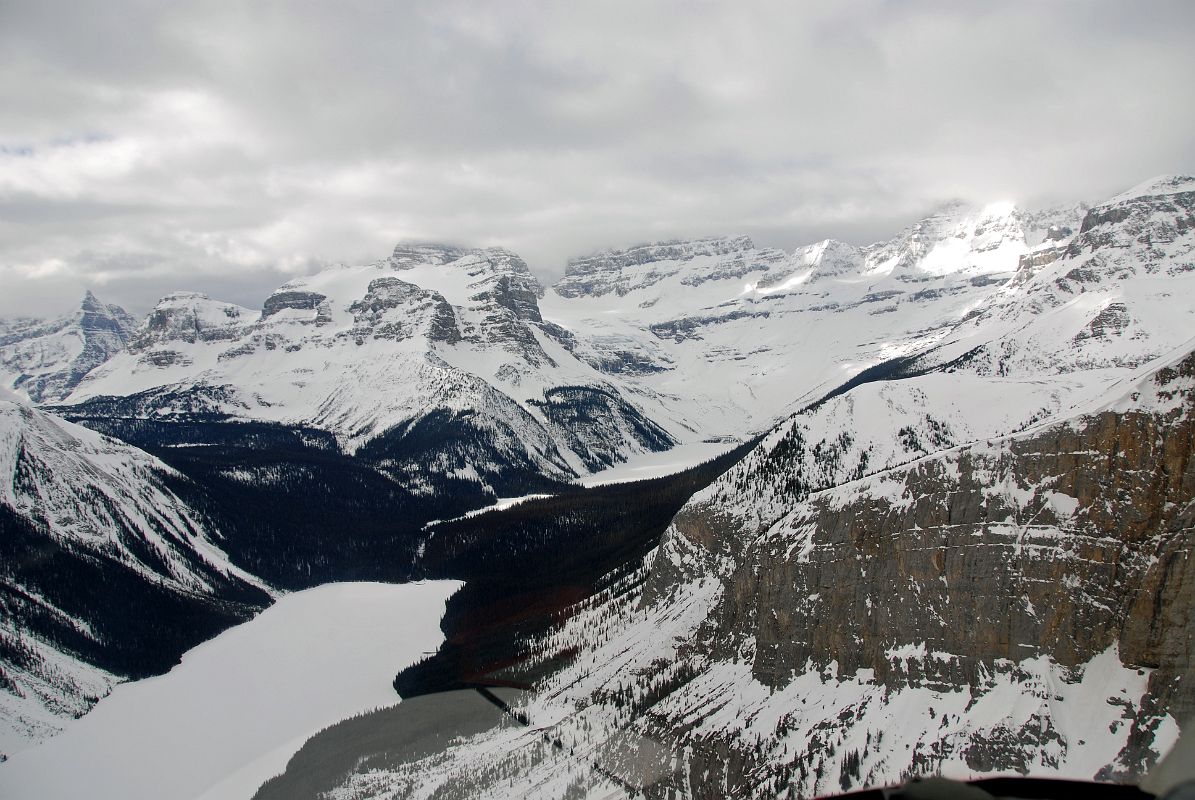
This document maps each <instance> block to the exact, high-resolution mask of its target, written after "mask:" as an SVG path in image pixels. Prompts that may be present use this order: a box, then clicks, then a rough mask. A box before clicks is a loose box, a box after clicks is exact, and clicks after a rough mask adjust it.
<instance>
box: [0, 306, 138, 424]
mask: <svg viewBox="0 0 1195 800" xmlns="http://www.w3.org/2000/svg"><path fill="white" fill-rule="evenodd" d="M135 326H136V320H134V319H133V317H132V316H131V315H130V314H129V313H128V312H126V311H125V310H124V309H123V308H121V307H120V306H113V305H105V304H104V303H101V302H100V301H99V299H97V298H96V296H95V295H93V294H92V293H91V292H87V293H86V294H85V295H84V296H83V300H82V302H81V303H80V304H79V307H78V309H77V310H76V311H75V312H74V313H72V314H69V315H67V316H64V317H60V318H58V319H50V320H43V319H15V320H0V381H3V385H4V386H6V387H7V388H8V389H11V390H13V391H16V392H19V393H21V394H23V395H25V396H27V397H28V398H29V399H30V400H32V401H33V402H35V403H41V402H54V401H57V400H61V399H62V398H64V397H66V396H67V395H69V394H70V393H71V392H72V391H73V390H74V388H75V387H76V386H77V385H78V384H79V382H80V381H81V380H82V379H83V378H84V376H86V375H87V373H89V372H91V371H92V370H93V369H95V368H96V367H98V366H99V365H100V364H102V363H104V362H105V361H107V360H108V359H109V358H111V357H112V356H113V355H115V354H116V353H117V352H119V351H120V350H121V349H123V348H124V346H125V344H126V343H127V342H128V340H129V337H130V335H131V334H132V331H133V329H134V328H135Z"/></svg>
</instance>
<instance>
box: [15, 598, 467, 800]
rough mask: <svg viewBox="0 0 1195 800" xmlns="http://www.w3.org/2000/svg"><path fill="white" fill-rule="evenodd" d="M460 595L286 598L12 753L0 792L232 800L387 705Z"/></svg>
mask: <svg viewBox="0 0 1195 800" xmlns="http://www.w3.org/2000/svg"><path fill="white" fill-rule="evenodd" d="M458 586H459V584H458V583H456V582H453V581H438V582H430V583H423V584H406V585H402V586H387V585H383V584H365V583H361V584H353V583H348V584H328V585H325V586H321V587H319V588H317V589H310V590H308V591H304V592H299V593H296V594H291V595H287V596H285V597H283V598H281V599H280V600H279V601H278V602H277V603H276V604H274V605H273V606H272V607H270V608H269V609H267V610H266V611H264V612H262V614H261V615H259V616H258V617H256V618H255V619H253V620H252V621H250V622H247V623H245V624H243V625H240V626H237V627H235V628H232V629H230V630H228V631H225V632H224V633H222V634H221V635H220V636H218V637H216V638H215V639H213V640H211V641H210V642H206V643H204V644H202V645H200V646H198V647H196V648H195V649H194V650H192V651H190V652H188V653H187V654H186V655H185V656H184V657H183V660H182V663H181V664H179V665H178V666H177V667H175V668H174V669H173V670H171V671H170V672H169V673H167V674H166V675H162V676H159V677H155V678H147V679H145V680H141V681H136V682H134V683H127V684H124V685H122V686H119V687H117V688H116V690H115V691H113V693H112V694H111V695H110V696H108V697H106V698H104V699H103V700H102V701H100V703H99V704H98V705H97V706H96V707H95V709H94V710H92V712H91V713H89V714H88V715H87V716H86V717H84V718H83V719H81V720H79V721H78V722H77V723H74V724H73V725H71V727H70V728H69V729H68V730H67V731H66V732H65V733H63V734H62V735H61V736H58V737H56V738H55V739H53V740H51V741H49V742H47V743H46V744H43V745H41V746H39V747H36V748H34V749H31V750H28V751H26V752H23V753H20V754H18V755H16V756H14V757H13V758H12V759H10V760H9V761H8V763H6V764H4V765H3V766H0V795H3V796H5V797H12V798H34V797H36V798H40V800H52V799H53V798H76V797H83V796H86V797H92V798H112V799H113V800H118V799H119V800H133V799H134V798H146V799H147V800H151V799H152V800H158V798H164V797H169V798H173V799H174V800H189V799H192V798H205V800H243V799H244V798H247V797H249V796H250V795H252V793H253V791H254V790H255V789H256V788H257V786H259V785H260V784H261V783H262V782H263V781H265V780H266V779H267V778H269V777H271V776H272V775H274V774H275V773H277V772H281V770H282V768H283V767H284V766H285V765H286V761H287V759H288V758H289V757H290V756H291V754H292V753H293V752H294V751H295V750H296V749H298V747H299V746H300V745H301V744H302V743H303V741H304V740H305V739H306V738H307V737H308V736H310V735H312V734H314V733H315V732H317V731H318V730H319V729H321V728H322V727H324V726H326V725H328V724H331V723H333V722H335V721H337V720H339V719H343V718H345V717H349V716H352V715H354V714H359V713H361V712H363V711H368V710H371V709H374V708H378V707H381V706H387V705H392V704H393V703H394V702H395V700H396V698H395V695H394V690H393V688H392V687H391V685H390V684H391V681H392V680H393V677H394V670H395V669H396V668H401V667H402V666H405V665H407V664H410V663H412V662H414V661H416V660H418V659H419V658H420V657H421V656H422V655H423V653H424V652H425V651H427V650H432V649H434V648H435V647H436V646H437V645H438V644H439V643H440V641H441V639H442V638H443V634H442V633H441V632H440V628H439V622H440V617H441V615H442V614H443V611H444V603H445V601H446V600H447V598H448V597H449V595H451V594H452V593H453V592H454V591H455V590H456V589H457V588H458ZM66 765H69V768H64V767H65V766H66Z"/></svg>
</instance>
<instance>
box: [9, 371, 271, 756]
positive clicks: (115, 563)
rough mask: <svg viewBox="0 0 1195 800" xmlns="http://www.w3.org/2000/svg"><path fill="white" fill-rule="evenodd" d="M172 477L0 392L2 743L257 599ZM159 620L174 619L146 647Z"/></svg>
mask: <svg viewBox="0 0 1195 800" xmlns="http://www.w3.org/2000/svg"><path fill="white" fill-rule="evenodd" d="M172 479H178V480H181V476H178V475H177V473H174V471H173V470H171V469H170V468H169V467H167V466H166V465H165V464H163V463H162V462H160V461H158V460H157V459H155V458H153V457H151V456H149V455H148V454H146V453H144V452H142V451H140V450H137V449H135V448H132V447H129V446H128V445H125V444H123V443H121V442H117V441H115V440H112V439H109V438H107V437H104V436H101V435H99V434H97V433H95V432H94V431H91V430H88V429H86V428H83V427H80V426H78V425H74V424H71V423H69V422H66V421H65V420H61V419H58V418H56V417H54V416H52V415H50V414H47V413H45V412H42V411H39V410H37V409H36V408H33V407H30V406H29V405H27V404H26V403H24V402H21V401H18V400H17V399H16V398H15V397H14V396H12V395H9V399H0V552H2V553H3V566H0V608H2V609H3V611H4V613H3V614H2V615H0V642H3V644H4V650H3V657H2V658H0V689H2V691H0V752H5V753H11V752H14V751H15V750H18V749H21V748H22V747H24V746H27V745H28V744H29V743H30V742H36V741H39V740H41V739H43V738H45V737H47V736H50V735H53V734H54V733H56V732H57V731H58V730H60V729H61V727H62V726H63V725H64V724H65V722H66V721H68V720H69V719H70V718H71V717H74V716H78V715H79V714H82V713H84V712H85V711H86V710H87V709H88V708H89V707H90V705H91V704H92V703H94V702H95V700H96V699H97V698H99V697H101V696H103V695H104V694H105V693H106V692H107V691H108V690H109V689H110V688H111V686H112V685H113V683H114V682H116V681H117V680H120V679H122V678H123V677H124V676H125V675H127V674H129V672H131V671H136V670H137V669H138V668H140V669H145V668H146V666H148V665H151V664H154V663H157V662H158V661H160V660H161V659H163V658H167V659H169V658H172V657H173V656H172V654H171V652H170V650H171V647H172V646H174V641H175V640H176V639H183V640H187V639H188V638H190V640H191V641H195V640H196V639H195V638H194V637H199V638H202V637H203V636H204V635H206V634H209V633H212V632H214V631H215V630H218V629H219V628H220V627H221V626H222V625H221V620H237V619H240V618H243V617H244V616H245V615H246V614H248V613H250V612H251V611H252V610H253V609H254V608H255V607H260V605H262V604H264V603H265V602H267V601H268V599H269V593H268V589H267V588H266V587H264V586H263V585H262V584H261V582H260V581H258V580H257V579H256V578H254V577H252V576H250V575H247V574H246V573H244V572H243V571H242V570H240V569H238V568H237V567H235V566H234V565H232V564H231V563H230V562H229V560H228V558H227V556H226V555H225V554H224V552H223V551H222V550H221V547H220V538H219V533H218V532H217V531H215V530H212V529H211V528H210V526H209V525H208V524H207V522H206V521H205V520H204V518H203V517H202V516H201V515H199V514H198V513H197V512H195V511H194V510H193V509H191V508H190V507H188V506H187V505H186V503H184V502H183V501H182V500H180V499H179V498H178V496H177V495H176V494H175V493H174V491H173V490H172V489H171V488H170V486H169V482H170V480H172ZM225 599H226V600H228V601H230V602H228V603H227V604H224V601H225ZM144 604H151V605H150V606H149V607H146V606H145V605H144ZM223 624H227V623H223ZM157 625H168V626H172V628H173V630H172V631H171V632H170V633H168V634H166V635H162V636H161V641H160V643H159V644H157V645H155V644H154V643H153V641H152V636H153V634H150V636H149V638H147V633H149V632H150V631H153V630H154V628H155V626H157ZM166 663H167V664H169V663H170V662H169V661H167V662H166Z"/></svg>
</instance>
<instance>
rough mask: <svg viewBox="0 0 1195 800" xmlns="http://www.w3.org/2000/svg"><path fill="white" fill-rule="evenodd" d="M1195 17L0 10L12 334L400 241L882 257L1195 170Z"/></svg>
mask: <svg viewBox="0 0 1195 800" xmlns="http://www.w3.org/2000/svg"><path fill="white" fill-rule="evenodd" d="M1193 33H1195V2H1190V0H1174V1H1173V2H1147V1H1146V0H1138V1H1137V2H1127V1H1126V2H1099V1H1098V0H1084V1H1083V2H1066V1H1065V0H1057V1H1056V2H1045V1H1043V0H1035V1H1034V2H1018V1H1017V0H1003V1H1002V2H961V1H960V0H944V1H943V2H912V1H902V2H897V1H896V0H892V1H891V2H884V0H858V2H854V1H851V2H843V1H841V0H839V1H837V2H825V3H810V2H801V3H798V2H777V3H754V2H725V3H714V2H695V1H690V2H654V1H652V2H645V1H644V0H635V1H634V2H625V3H623V2H586V3H582V2H559V3H539V2H515V1H513V0H502V2H468V3H466V2H450V1H447V2H446V0H435V1H434V2H427V3H423V2H351V1H349V2H346V1H345V0H338V2H327V3H317V2H290V3H283V2H270V1H269V0H254V2H243V3H231V2H213V3H205V2H195V1H194V0H192V1H191V2H187V3H159V2H136V1H135V0H106V1H105V2H102V3H101V2H79V0H72V1H71V2H62V3H58V2H47V1H46V0H30V1H29V2H13V0H0V315H10V314H15V313H56V312H61V311H65V310H66V309H67V307H69V306H71V305H72V304H73V303H74V302H75V301H76V299H77V296H79V295H81V294H82V292H83V290H84V289H85V288H87V287H90V288H92V289H94V290H95V291H96V293H97V294H99V296H100V297H101V298H103V299H105V300H107V301H109V302H119V303H122V304H124V305H126V306H127V307H129V308H130V309H131V310H135V311H137V312H144V311H146V310H147V309H148V308H149V307H150V306H152V304H153V302H154V301H155V300H156V299H157V298H158V297H159V296H160V295H162V294H165V293H166V292H169V291H172V290H176V289H193V290H199V291H206V292H208V293H209V294H212V295H213V296H216V297H219V298H221V299H227V300H233V301H236V302H241V303H244V304H247V305H253V306H256V305H259V304H260V302H261V301H262V299H263V298H264V297H265V296H266V295H267V294H268V292H269V291H270V290H271V289H272V288H274V287H275V286H277V285H278V284H280V283H282V282H283V281H285V280H287V278H288V277H290V276H292V275H294V274H296V273H302V272H308V271H312V270H314V269H318V268H320V267H321V266H322V265H326V264H328V263H334V262H348V263H361V262H368V261H373V260H376V259H378V258H381V257H383V256H385V255H386V254H387V253H388V252H389V251H390V249H391V248H392V247H393V245H394V244H395V242H397V241H399V240H402V239H416V240H438V241H450V242H454V243H458V244H464V245H474V246H489V245H503V246H506V247H509V248H511V249H513V250H515V251H517V252H519V253H520V254H522V255H523V256H524V257H525V258H526V259H527V260H528V262H529V263H530V264H531V266H532V268H533V269H534V270H535V271H536V272H537V273H538V274H539V275H540V276H541V277H543V278H544V279H545V280H551V279H552V278H553V277H554V276H556V275H559V274H560V273H561V272H562V270H563V268H564V264H565V262H566V261H567V259H568V257H569V256H574V255H580V254H585V253H587V252H591V251H593V250H595V249H599V248H604V247H609V246H624V245H631V244H636V243H640V242H643V241H651V240H658V239H664V238H673V237H684V236H692V235H702V234H711V233H737V232H745V233H748V234H751V235H752V236H753V237H755V239H756V241H757V242H758V243H760V244H766V245H774V246H781V247H785V248H792V247H794V246H796V245H799V244H803V243H807V242H810V241H814V240H817V239H820V238H824V237H826V236H835V237H837V238H840V239H845V240H847V241H853V242H856V243H866V242H868V241H872V240H875V239H879V238H887V237H888V236H890V235H892V234H893V233H895V232H896V231H897V230H898V229H899V228H900V227H902V226H903V225H905V224H908V223H909V222H911V221H913V220H914V219H916V218H917V217H918V216H919V215H921V214H923V213H926V212H927V211H929V210H930V209H932V208H933V207H934V206H935V205H936V204H938V203H940V202H942V201H944V200H948V199H951V198H962V199H972V200H975V201H977V202H985V201H990V200H997V199H1011V200H1016V201H1019V202H1021V203H1026V204H1041V203H1049V202H1054V201H1064V200H1080V199H1089V200H1097V201H1098V200H1100V199H1104V198H1106V197H1107V196H1109V195H1111V194H1114V193H1116V192H1117V191H1120V190H1122V189H1124V188H1127V187H1128V186H1131V185H1133V184H1136V183H1138V182H1140V181H1142V180H1144V179H1146V178H1149V177H1152V176H1154V175H1157V174H1161V173H1171V172H1189V171H1191V170H1193V169H1195V103H1192V102H1191V99H1192V90H1191V79H1192V76H1195V46H1193V44H1192V34H1193Z"/></svg>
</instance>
